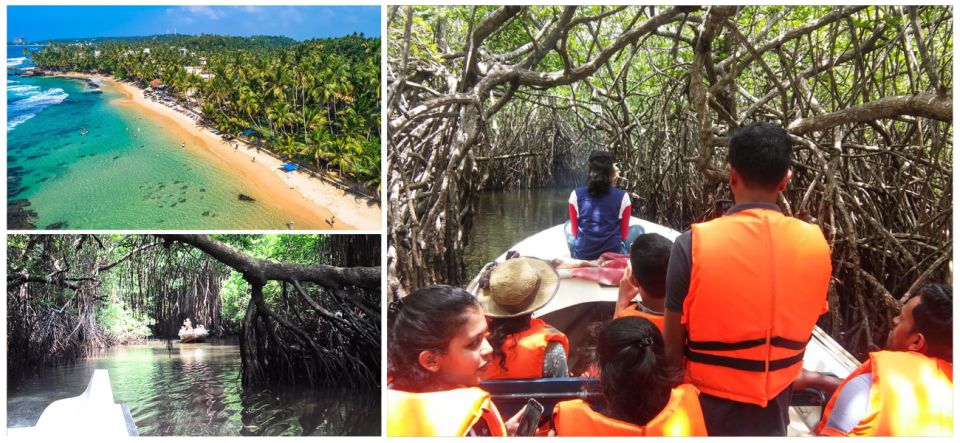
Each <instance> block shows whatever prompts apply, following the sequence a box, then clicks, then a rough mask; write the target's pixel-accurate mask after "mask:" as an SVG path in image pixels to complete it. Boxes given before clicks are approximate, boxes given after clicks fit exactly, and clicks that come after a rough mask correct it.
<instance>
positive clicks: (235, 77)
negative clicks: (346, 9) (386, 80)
mask: <svg viewBox="0 0 960 443" xmlns="http://www.w3.org/2000/svg"><path fill="white" fill-rule="evenodd" d="M32 58H33V60H34V62H35V63H36V65H37V66H38V67H39V68H41V69H53V70H59V71H74V72H90V73H94V72H95V73H100V74H109V75H113V76H115V77H116V78H117V79H120V80H127V81H133V82H135V83H137V84H139V85H140V86H141V87H144V88H146V87H151V86H152V87H154V88H157V89H162V90H163V91H165V92H166V93H167V94H169V95H171V96H172V97H174V98H175V99H176V100H177V101H179V102H181V103H183V104H185V105H187V106H189V107H191V108H193V109H195V110H196V111H197V112H198V113H200V114H201V115H202V116H203V118H204V120H205V121H206V123H208V124H209V125H211V126H212V127H214V128H216V129H217V130H218V131H219V132H220V133H221V134H224V135H226V136H228V137H240V136H241V135H243V134H246V135H250V136H252V138H254V139H255V140H254V141H255V142H256V143H261V142H262V143H263V146H264V147H266V148H267V149H269V150H271V151H273V152H275V153H276V154H278V155H280V156H284V157H287V158H290V159H293V160H295V161H298V162H300V163H301V164H302V165H304V166H308V167H310V168H311V169H316V170H318V171H321V170H322V171H327V172H329V171H331V170H336V171H337V172H339V173H340V175H341V176H342V177H343V178H346V179H348V180H350V181H352V182H362V183H363V184H364V185H365V187H366V188H367V189H368V191H375V190H377V189H378V188H379V186H380V133H379V127H380V39H379V38H366V37H364V36H363V35H362V34H361V35H349V36H345V37H339V38H334V39H317V40H309V41H305V42H301V43H298V42H296V41H294V40H291V39H288V38H284V37H251V38H242V37H224V36H211V35H203V36H154V37H144V38H140V39H112V40H111V39H107V40H98V41H96V42H95V43H85V44H77V43H52V44H50V45H49V46H46V47H45V48H43V50H41V51H39V52H36V53H34V54H33V55H32ZM186 67H195V68H196V69H191V71H188V70H187V69H186ZM251 131H252V132H251Z"/></svg>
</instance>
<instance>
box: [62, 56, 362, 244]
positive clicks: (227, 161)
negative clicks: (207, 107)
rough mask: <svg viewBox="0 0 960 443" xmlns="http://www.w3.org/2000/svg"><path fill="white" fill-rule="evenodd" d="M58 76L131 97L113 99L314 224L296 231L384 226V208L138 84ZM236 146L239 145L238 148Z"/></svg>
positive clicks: (108, 78)
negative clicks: (291, 166)
mask: <svg viewBox="0 0 960 443" xmlns="http://www.w3.org/2000/svg"><path fill="white" fill-rule="evenodd" d="M56 76H59V77H74V78H90V79H93V80H96V81H98V82H102V84H103V86H106V87H111V88H114V89H116V90H117V91H119V92H121V93H122V94H123V95H124V96H125V97H126V98H125V99H118V100H114V104H115V105H117V106H121V107H124V106H131V107H136V108H138V109H139V110H141V111H144V112H145V113H147V114H150V115H153V116H155V117H156V118H157V120H158V121H159V122H161V123H166V124H165V125H164V126H167V127H169V128H170V129H171V130H174V131H177V133H176V134H174V137H175V138H177V139H180V140H184V141H185V142H187V143H186V145H187V147H188V148H190V149H191V150H192V151H193V152H194V153H195V154H196V155H200V156H203V157H206V158H208V159H209V160H211V161H212V162H213V163H215V164H219V165H221V166H223V167H225V168H226V169H228V170H230V171H231V172H232V173H234V174H237V175H239V176H241V177H243V179H244V180H245V181H247V182H248V183H250V184H251V185H253V186H254V187H255V188H256V189H257V190H259V191H260V192H262V193H263V194H264V195H267V196H269V198H270V200H271V202H272V203H274V204H276V205H278V206H281V207H283V208H285V209H286V210H289V211H290V212H291V213H293V214H295V215H297V216H298V217H299V218H300V219H303V220H309V221H310V224H311V225H312V226H293V229H295V230H300V229H323V230H327V229H335V230H364V231H368V230H379V229H380V218H381V213H380V206H379V205H377V204H375V203H368V201H367V200H366V199H364V198H360V197H355V196H354V195H352V194H348V193H346V192H344V191H342V190H340V189H338V188H337V187H336V186H334V185H332V184H329V183H327V182H324V181H322V180H320V179H318V178H316V177H312V176H311V175H309V174H307V173H306V172H301V171H293V172H283V171H282V170H281V169H280V166H281V165H282V164H283V163H284V162H282V161H281V160H280V159H279V158H276V157H274V156H272V155H271V154H270V153H268V152H267V151H265V150H260V151H259V152H257V149H256V148H254V147H251V146H249V145H247V144H246V143H244V142H242V141H239V140H232V141H230V142H229V143H228V142H226V141H224V140H223V139H221V138H220V136H219V135H217V134H214V133H213V132H211V131H210V130H209V128H206V127H203V126H200V125H199V124H198V122H197V121H195V120H193V119H192V118H190V117H189V116H188V115H186V114H185V113H183V112H179V111H177V110H174V109H172V108H170V107H168V106H166V105H164V104H163V103H160V102H155V101H153V100H150V99H149V98H147V97H146V96H144V91H143V90H142V89H140V88H139V87H137V86H135V85H132V84H129V83H124V82H120V81H117V80H115V79H114V78H112V77H110V76H103V75H91V74H83V73H62V74H57V75H56ZM235 146H236V147H235Z"/></svg>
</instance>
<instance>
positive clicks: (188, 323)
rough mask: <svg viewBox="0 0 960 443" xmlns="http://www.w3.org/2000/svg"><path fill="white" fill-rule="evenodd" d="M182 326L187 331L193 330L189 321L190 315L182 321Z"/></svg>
mask: <svg viewBox="0 0 960 443" xmlns="http://www.w3.org/2000/svg"><path fill="white" fill-rule="evenodd" d="M183 327H184V329H186V330H188V331H191V330H193V323H192V322H190V317H187V319H186V320H184V321H183Z"/></svg>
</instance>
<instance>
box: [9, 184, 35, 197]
mask: <svg viewBox="0 0 960 443" xmlns="http://www.w3.org/2000/svg"><path fill="white" fill-rule="evenodd" d="M27 189H30V187H29V186H17V187H14V188H11V187H7V198H10V197H13V196H16V195H19V194H21V193H22V192H23V191H26V190H27Z"/></svg>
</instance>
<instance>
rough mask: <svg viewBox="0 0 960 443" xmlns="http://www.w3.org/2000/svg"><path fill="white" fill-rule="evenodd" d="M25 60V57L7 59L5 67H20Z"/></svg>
mask: <svg viewBox="0 0 960 443" xmlns="http://www.w3.org/2000/svg"><path fill="white" fill-rule="evenodd" d="M26 59H27V58H26V57H14V58H8V59H7V67H8V68H12V67H14V66H20V65H22V64H23V62H24V60H26Z"/></svg>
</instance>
